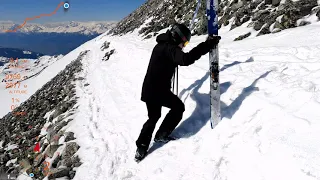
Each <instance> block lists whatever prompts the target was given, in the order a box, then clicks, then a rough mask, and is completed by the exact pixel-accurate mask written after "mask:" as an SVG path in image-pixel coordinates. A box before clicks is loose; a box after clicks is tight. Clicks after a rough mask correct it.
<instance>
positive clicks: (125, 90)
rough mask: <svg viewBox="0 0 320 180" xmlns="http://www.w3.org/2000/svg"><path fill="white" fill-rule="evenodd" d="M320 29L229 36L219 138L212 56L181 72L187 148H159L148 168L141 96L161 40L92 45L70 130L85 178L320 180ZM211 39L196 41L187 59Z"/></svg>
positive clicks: (181, 144)
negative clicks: (139, 154)
mask: <svg viewBox="0 0 320 180" xmlns="http://www.w3.org/2000/svg"><path fill="white" fill-rule="evenodd" d="M319 28H320V24H319V23H315V24H313V25H309V26H306V27H300V28H296V29H291V30H286V31H284V32H281V33H278V34H274V35H266V36H260V37H257V38H254V39H249V40H244V41H241V42H232V41H230V40H231V39H234V37H233V36H235V35H234V34H236V32H232V31H231V32H228V33H224V34H222V37H223V39H225V40H222V42H221V44H220V60H221V63H222V65H221V83H222V84H221V86H222V92H223V94H222V96H221V101H222V105H223V107H222V115H223V119H222V121H221V123H220V124H219V125H218V126H217V127H216V128H215V129H214V130H212V129H210V125H209V78H208V73H207V70H208V65H209V63H208V55H205V56H203V57H202V58H201V59H200V60H199V61H197V62H196V63H195V64H194V65H192V66H189V67H181V68H180V70H179V76H180V77H179V89H180V95H181V98H182V100H183V101H184V102H185V105H186V112H185V114H184V116H183V121H182V122H181V124H180V125H179V126H178V127H177V130H176V131H175V132H174V134H175V135H177V136H178V137H180V139H179V140H177V141H173V142H170V143H168V144H166V145H164V146H162V147H155V146H152V147H151V151H152V152H151V154H150V155H148V156H147V157H146V159H144V160H143V161H142V162H141V163H139V164H137V163H135V162H134V161H133V157H134V153H135V150H136V147H135V140H136V138H137V137H138V135H139V132H140V129H141V127H142V125H143V123H144V122H145V120H146V119H147V111H146V107H145V104H144V103H142V102H141V101H140V92H141V85H142V81H143V78H144V75H145V71H146V68H147V65H148V61H149V58H150V54H151V51H152V48H153V46H154V45H155V40H154V39H151V40H145V41H141V39H140V38H138V37H137V36H136V34H135V33H132V34H130V35H126V36H122V37H109V36H103V35H102V36H100V37H98V38H96V40H95V41H91V42H90V43H88V44H87V46H86V47H87V49H89V50H90V51H91V52H90V53H89V54H88V56H87V58H86V59H85V60H84V61H83V65H84V72H83V73H82V75H81V76H84V77H85V78H86V80H85V81H84V82H81V83H79V84H78V91H77V93H78V95H79V96H80V97H81V98H80V101H79V104H80V109H79V114H78V115H77V118H76V121H75V123H74V124H73V125H72V126H71V127H70V128H71V129H72V130H74V131H75V132H76V135H77V139H78V141H79V145H80V146H81V148H80V149H79V151H78V154H79V155H80V156H81V157H82V160H83V162H84V164H83V165H82V166H80V167H79V169H78V171H77V174H76V176H75V179H76V180H84V179H88V180H89V179H90V180H91V179H95V180H105V179H108V180H111V179H121V180H122V179H137V180H138V179H139V180H140V179H141V180H142V179H143V180H150V179H157V180H160V179H161V180H168V179H170V180H171V179H172V180H178V179H185V180H191V179H192V180H193V179H197V180H200V179H201V180H202V179H208V180H212V179H216V180H218V179H228V180H233V179H234V180H239V179H247V180H251V179H252V180H259V179H261V180H262V179H268V180H275V179H279V180H280V179H281V180H282V179H297V180H298V179H299V180H309V179H310V180H311V179H320V156H319V154H320V143H319V141H318V137H319V131H320V121H319V119H320V114H319V113H318V112H317V111H318V109H319V108H320V93H319V87H320V71H319V70H320V61H319V57H320V36H319ZM302 35H306V36H302ZM204 39H205V37H204V36H201V37H193V39H192V43H190V46H189V47H188V48H187V49H186V50H187V51H188V50H190V49H191V47H194V46H195V45H196V44H198V43H199V42H200V41H202V40H204ZM228 39H230V40H228ZM105 41H109V42H111V48H115V49H116V54H114V55H112V56H111V58H110V60H109V61H107V62H105V61H101V59H102V58H103V56H104V53H103V52H101V50H100V47H101V46H102V44H103V43H104V42H105ZM252 60H253V62H250V61H252ZM246 61H247V62H246ZM85 83H90V86H87V87H84V84H85ZM166 112H168V109H166V108H164V109H163V116H164V115H165V113H166ZM162 119H163V117H162V118H161V119H160V121H162ZM159 124H160V123H158V126H159Z"/></svg>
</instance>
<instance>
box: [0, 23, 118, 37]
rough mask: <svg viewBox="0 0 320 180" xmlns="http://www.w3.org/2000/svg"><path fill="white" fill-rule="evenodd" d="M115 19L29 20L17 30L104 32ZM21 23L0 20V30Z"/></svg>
mask: <svg viewBox="0 0 320 180" xmlns="http://www.w3.org/2000/svg"><path fill="white" fill-rule="evenodd" d="M115 23H116V22H115V21H106V22H99V21H92V22H75V21H71V22H57V23H45V24H36V23H32V22H27V24H26V25H25V26H24V27H23V28H21V29H19V30H18V31H17V32H22V33H41V32H47V33H51V32H55V33H82V34H86V35H88V34H102V33H104V32H106V31H108V30H109V29H110V28H112V27H114V25H115ZM19 25H20V24H17V23H14V22H12V21H0V32H2V33H3V31H5V30H8V29H13V28H14V27H16V26H19Z"/></svg>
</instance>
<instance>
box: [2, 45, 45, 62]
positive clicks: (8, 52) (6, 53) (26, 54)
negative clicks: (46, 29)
mask: <svg viewBox="0 0 320 180" xmlns="http://www.w3.org/2000/svg"><path fill="white" fill-rule="evenodd" d="M40 56H43V54H41V53H36V52H32V51H25V50H21V49H17V48H5V47H1V46H0V61H2V60H3V59H6V58H14V59H16V58H26V59H37V58H39V57H40Z"/></svg>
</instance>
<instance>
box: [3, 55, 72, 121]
mask: <svg viewBox="0 0 320 180" xmlns="http://www.w3.org/2000/svg"><path fill="white" fill-rule="evenodd" d="M62 57H63V56H61V55H60V56H57V57H51V56H42V57H40V58H39V59H37V60H34V59H18V63H17V65H18V66H17V67H10V62H9V63H6V64H5V65H4V66H3V68H2V71H1V72H0V91H1V93H0V99H1V102H3V103H1V105H0V116H1V117H2V116H4V115H6V114H7V113H8V112H10V111H11V105H20V104H21V103H22V102H23V101H25V100H27V99H28V98H29V97H30V96H31V95H32V94H34V93H35V92H36V91H37V90H38V89H39V88H41V87H42V86H43V85H44V84H45V83H46V82H47V81H48V80H50V79H51V78H53V77H54V75H55V74H58V73H59V71H60V70H62V69H63V68H64V66H63V64H60V63H59V64H58V65H57V64H56V66H58V67H57V69H52V68H49V70H48V69H47V67H49V66H51V65H52V67H53V65H54V64H55V62H56V61H58V60H59V59H61V58H62ZM68 62H69V61H66V62H65V63H68ZM11 65H12V64H11ZM65 65H67V64H65ZM59 66H61V67H59ZM48 71H49V72H51V74H52V75H53V76H43V74H42V72H43V73H45V72H48ZM6 74H20V77H21V78H20V79H19V81H21V82H20V87H18V86H17V87H16V88H6V82H5V81H4V80H6ZM40 74H41V75H40ZM24 79H25V80H24ZM6 81H7V82H8V83H9V82H17V79H14V80H13V81H12V80H11V79H10V80H6ZM24 86H26V87H24ZM14 90H20V91H22V90H26V93H15V92H14ZM12 98H15V99H18V101H19V102H18V101H14V102H12Z"/></svg>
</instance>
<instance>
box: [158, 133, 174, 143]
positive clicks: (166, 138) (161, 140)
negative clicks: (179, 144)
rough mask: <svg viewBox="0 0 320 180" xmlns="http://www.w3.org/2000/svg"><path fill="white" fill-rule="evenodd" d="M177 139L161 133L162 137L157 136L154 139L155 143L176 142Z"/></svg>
mask: <svg viewBox="0 0 320 180" xmlns="http://www.w3.org/2000/svg"><path fill="white" fill-rule="evenodd" d="M176 139H177V138H175V137H173V136H169V135H168V133H161V134H160V135H156V137H155V138H154V142H157V143H167V142H169V141H172V140H176Z"/></svg>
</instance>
